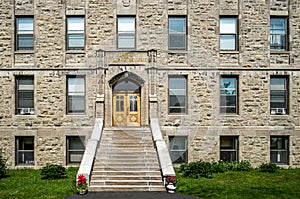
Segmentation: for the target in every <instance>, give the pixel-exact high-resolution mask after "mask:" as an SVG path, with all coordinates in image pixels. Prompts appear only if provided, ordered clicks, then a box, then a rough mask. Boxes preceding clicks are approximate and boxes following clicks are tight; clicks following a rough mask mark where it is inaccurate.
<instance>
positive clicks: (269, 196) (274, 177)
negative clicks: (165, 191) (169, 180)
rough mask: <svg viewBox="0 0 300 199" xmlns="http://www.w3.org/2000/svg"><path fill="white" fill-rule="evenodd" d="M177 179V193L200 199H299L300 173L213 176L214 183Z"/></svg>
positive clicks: (230, 173)
mask: <svg viewBox="0 0 300 199" xmlns="http://www.w3.org/2000/svg"><path fill="white" fill-rule="evenodd" d="M177 178H178V182H177V193H181V194H185V195H191V196H194V197H198V198H218V199H227V198H230V199H237V198H242V199H247V198H264V199H277V198H278V199H282V198H286V199H289V198H291V199H292V198H295V199H296V198H300V187H299V185H300V169H290V170H280V171H279V173H262V172H258V171H255V170H254V171H249V172H245V171H244V172H226V173H219V174H214V177H213V178H212V179H207V178H199V179H191V178H184V177H182V176H181V175H180V174H179V173H178V174H177Z"/></svg>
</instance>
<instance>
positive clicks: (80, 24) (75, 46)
mask: <svg viewBox="0 0 300 199" xmlns="http://www.w3.org/2000/svg"><path fill="white" fill-rule="evenodd" d="M67 20H68V22H67V29H68V30H67V32H68V34H67V49H68V50H84V17H68V18H67Z"/></svg>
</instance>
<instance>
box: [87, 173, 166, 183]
mask: <svg viewBox="0 0 300 199" xmlns="http://www.w3.org/2000/svg"><path fill="white" fill-rule="evenodd" d="M92 180H93V181H94V180H119V181H120V180H143V181H147V180H159V181H160V182H161V180H162V177H161V175H160V173H158V174H157V175H152V176H142V175H134V176H133V175H115V176H114V175H111V176H106V175H105V176H104V175H93V176H92Z"/></svg>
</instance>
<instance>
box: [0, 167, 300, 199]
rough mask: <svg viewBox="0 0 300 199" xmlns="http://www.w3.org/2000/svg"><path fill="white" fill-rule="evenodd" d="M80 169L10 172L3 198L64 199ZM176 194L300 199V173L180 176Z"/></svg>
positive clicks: (4, 181) (3, 186)
mask: <svg viewBox="0 0 300 199" xmlns="http://www.w3.org/2000/svg"><path fill="white" fill-rule="evenodd" d="M76 173H77V168H71V169H68V178H66V179H61V180H41V177H40V171H38V170H9V171H8V175H9V176H8V177H6V178H2V179H0V187H1V189H0V198H14V199H16V198H22V199H23V198H55V199H56V198H58V199H59V198H65V197H66V196H68V195H70V194H72V193H76V190H75V189H74V183H75V176H76ZM177 179H178V182H177V187H178V188H177V193H182V194H186V195H191V196H194V197H199V198H218V199H219V198H220V199H222V198H224V199H225V198H230V199H234V198H242V199H247V198H255V199H261V198H262V199H265V198H278V199H283V198H284V199H286V198H295V199H296V198H297V199H298V198H300V169H294V170H280V172H279V173H262V172H258V171H249V172H227V173H221V174H214V177H213V178H212V179H207V178H199V179H190V178H183V177H181V175H180V174H178V175H177Z"/></svg>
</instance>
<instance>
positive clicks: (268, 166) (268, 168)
mask: <svg viewBox="0 0 300 199" xmlns="http://www.w3.org/2000/svg"><path fill="white" fill-rule="evenodd" d="M279 169H280V167H279V166H277V165H276V164H274V163H272V162H269V163H263V164H261V165H260V166H259V167H258V170H259V171H261V172H268V173H277V172H278V170H279Z"/></svg>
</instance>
